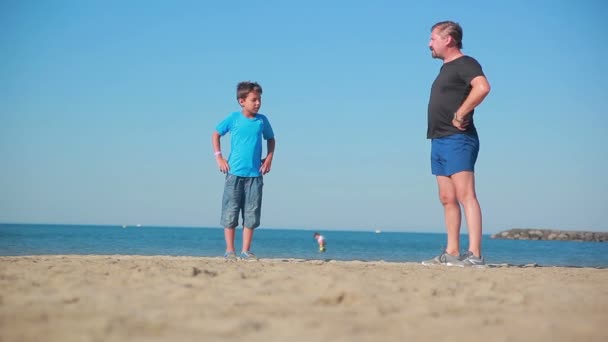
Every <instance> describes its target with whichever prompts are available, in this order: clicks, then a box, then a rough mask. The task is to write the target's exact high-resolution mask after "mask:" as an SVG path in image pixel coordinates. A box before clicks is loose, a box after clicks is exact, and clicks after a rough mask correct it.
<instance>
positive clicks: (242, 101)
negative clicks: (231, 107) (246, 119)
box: [237, 99, 245, 107]
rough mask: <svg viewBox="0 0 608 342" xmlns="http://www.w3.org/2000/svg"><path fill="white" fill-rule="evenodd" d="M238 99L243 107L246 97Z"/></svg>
mask: <svg viewBox="0 0 608 342" xmlns="http://www.w3.org/2000/svg"><path fill="white" fill-rule="evenodd" d="M237 101H239V104H240V105H241V107H243V103H245V99H237Z"/></svg>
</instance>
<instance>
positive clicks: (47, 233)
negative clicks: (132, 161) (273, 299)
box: [0, 223, 608, 268]
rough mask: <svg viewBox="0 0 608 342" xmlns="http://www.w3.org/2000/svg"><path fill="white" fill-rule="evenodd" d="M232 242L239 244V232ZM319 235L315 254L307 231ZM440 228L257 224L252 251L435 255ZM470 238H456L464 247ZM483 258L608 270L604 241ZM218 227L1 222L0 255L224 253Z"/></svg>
mask: <svg viewBox="0 0 608 342" xmlns="http://www.w3.org/2000/svg"><path fill="white" fill-rule="evenodd" d="M237 230H238V231H237V235H236V241H235V247H236V248H237V250H238V249H239V247H240V244H241V229H237ZM315 231H318V232H320V233H321V234H323V235H324V236H325V238H326V241H327V252H325V253H319V252H318V249H317V245H316V242H315V241H314V239H313V236H312V234H313V232H315ZM445 239H446V237H445V233H439V232H432V233H423V232H396V231H383V230H382V231H380V230H378V231H376V230H373V231H364V230H330V229H327V230H324V229H312V228H311V229H291V228H290V229H285V228H283V229H281V228H259V229H256V231H255V234H254V238H253V244H252V251H254V252H255V253H256V254H257V255H258V257H260V258H294V259H310V260H343V261H349V260H360V261H381V260H382V261H387V262H421V261H422V260H426V259H430V258H432V257H433V256H435V255H437V254H439V253H440V252H441V251H442V249H443V248H444V246H445ZM467 241H468V235H466V234H462V236H461V250H466V248H467V244H468V242H467ZM482 248H483V254H484V257H485V259H486V263H489V264H510V265H529V264H536V265H539V266H568V267H598V268H607V267H608V253H607V252H608V244H606V243H601V242H581V241H545V240H535V241H530V240H501V239H492V238H491V237H490V234H484V235H483V237H482ZM224 249H225V243H224V235H223V228H220V227H164V226H139V225H130V226H126V225H125V226H121V225H78V224H24V223H3V224H0V255H2V256H23V255H65V254H76V255H170V256H203V257H217V256H222V255H223V253H224Z"/></svg>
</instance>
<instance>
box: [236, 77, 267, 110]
mask: <svg viewBox="0 0 608 342" xmlns="http://www.w3.org/2000/svg"><path fill="white" fill-rule="evenodd" d="M236 99H237V101H239V104H240V105H241V107H242V108H243V111H244V112H247V113H248V114H257V112H258V110H260V107H261V106H262V86H260V85H259V84H257V83H256V82H249V81H245V82H240V83H239V84H238V85H237V86H236Z"/></svg>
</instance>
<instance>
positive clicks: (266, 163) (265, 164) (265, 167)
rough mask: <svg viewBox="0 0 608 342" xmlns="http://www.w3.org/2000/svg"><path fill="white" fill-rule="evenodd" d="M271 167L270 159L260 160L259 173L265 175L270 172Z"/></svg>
mask: <svg viewBox="0 0 608 342" xmlns="http://www.w3.org/2000/svg"><path fill="white" fill-rule="evenodd" d="M271 166H272V159H271V158H264V159H262V166H261V167H260V172H261V173H262V174H263V175H265V174H267V173H268V172H270V167H271Z"/></svg>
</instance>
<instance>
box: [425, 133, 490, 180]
mask: <svg viewBox="0 0 608 342" xmlns="http://www.w3.org/2000/svg"><path fill="white" fill-rule="evenodd" d="M477 154H479V138H477V137H476V136H471V135H467V134H453V135H448V136H447V137H441V138H435V139H433V140H432V145H431V171H432V172H433V174H434V175H435V176H451V175H453V174H455V173H457V172H461V171H471V172H474V171H475V162H476V161H477Z"/></svg>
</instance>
